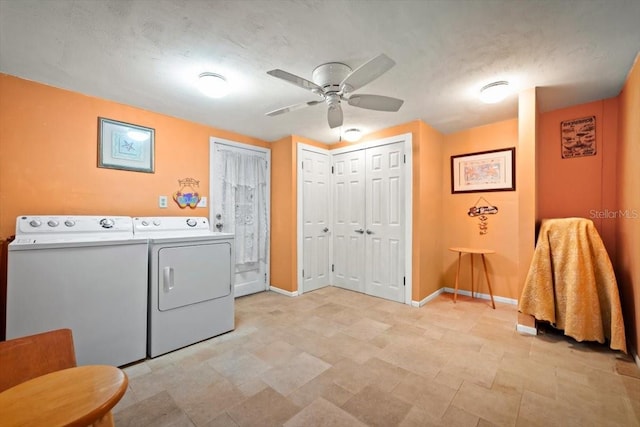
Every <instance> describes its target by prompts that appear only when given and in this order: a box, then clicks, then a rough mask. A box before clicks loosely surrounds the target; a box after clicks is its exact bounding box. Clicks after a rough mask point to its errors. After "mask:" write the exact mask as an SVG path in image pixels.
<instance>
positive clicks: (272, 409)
mask: <svg viewBox="0 0 640 427" xmlns="http://www.w3.org/2000/svg"><path fill="white" fill-rule="evenodd" d="M299 410H300V408H299V407H298V406H296V405H294V404H293V403H291V402H290V401H289V400H287V399H286V398H285V397H284V396H282V395H281V394H279V393H278V392H277V391H275V390H273V389H272V388H266V389H264V390H262V391H261V392H259V393H258V394H256V395H255V396H252V397H250V398H248V399H246V400H244V401H243V402H241V403H239V404H238V405H236V406H234V407H233V408H230V409H229V410H227V413H228V414H229V415H230V416H231V418H232V419H233V420H234V421H235V422H236V423H237V424H238V425H239V426H251V427H253V426H261V427H270V426H281V425H282V424H283V423H284V422H286V421H287V420H288V419H290V418H291V417H293V416H294V415H295V414H296V413H297V412H298V411H299Z"/></svg>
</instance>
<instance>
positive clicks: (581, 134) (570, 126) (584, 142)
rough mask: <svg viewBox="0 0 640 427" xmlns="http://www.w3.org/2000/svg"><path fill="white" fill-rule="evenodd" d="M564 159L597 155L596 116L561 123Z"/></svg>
mask: <svg viewBox="0 0 640 427" xmlns="http://www.w3.org/2000/svg"><path fill="white" fill-rule="evenodd" d="M560 133H561V138H562V158H563V159H571V158H574V157H584V156H595V155H596V116H591V117H583V118H581V119H574V120H566V121H564V122H561V123H560Z"/></svg>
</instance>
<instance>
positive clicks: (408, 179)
mask: <svg viewBox="0 0 640 427" xmlns="http://www.w3.org/2000/svg"><path fill="white" fill-rule="evenodd" d="M396 142H403V143H404V155H405V157H406V162H405V164H406V166H405V168H404V182H405V186H404V187H405V193H404V221H405V226H404V234H405V235H404V263H405V265H404V273H405V278H406V283H405V290H404V303H405V304H409V305H411V291H412V288H413V275H412V272H413V269H412V266H413V265H412V262H413V138H412V134H411V133H405V134H402V135H396V136H391V137H389V138H383V139H376V140H373V141H367V142H363V143H360V144H353V145H349V146H348V147H343V148H338V149H335V150H330V151H329V153H330V154H331V155H333V154H340V153H348V152H350V151H356V150H362V149H367V148H372V147H378V146H381V145H388V144H393V143H396ZM332 184H333V182H332ZM298 223H299V224H300V219H299V220H298ZM298 239H300V235H298ZM299 246H300V240H298V247H299ZM331 255H333V254H331ZM331 259H332V261H333V258H331ZM331 281H332V283H333V274H332V277H331Z"/></svg>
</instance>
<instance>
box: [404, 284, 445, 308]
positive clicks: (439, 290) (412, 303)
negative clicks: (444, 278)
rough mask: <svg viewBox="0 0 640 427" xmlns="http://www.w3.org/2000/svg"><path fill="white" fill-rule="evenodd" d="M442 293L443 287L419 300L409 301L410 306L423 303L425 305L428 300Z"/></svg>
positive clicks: (417, 305) (420, 305) (418, 305)
mask: <svg viewBox="0 0 640 427" xmlns="http://www.w3.org/2000/svg"><path fill="white" fill-rule="evenodd" d="M443 293H444V288H440V289H438V290H437V291H435V292H433V293H432V294H431V295H428V296H426V297H425V298H423V299H422V300H420V301H411V306H412V307H422V306H423V305H425V304H426V303H428V302H429V301H431V300H433V299H434V298H436V297H437V296H438V295H440V294H443Z"/></svg>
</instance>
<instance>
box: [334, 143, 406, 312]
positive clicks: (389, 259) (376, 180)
mask: <svg viewBox="0 0 640 427" xmlns="http://www.w3.org/2000/svg"><path fill="white" fill-rule="evenodd" d="M333 164H334V236H333V258H334V275H333V283H334V285H335V286H339V287H342V288H346V289H351V290H354V291H358V292H363V293H366V294H369V295H374V296H377V297H381V298H385V299H389V300H392V301H399V302H404V173H403V167H404V149H403V143H396V144H389V145H382V146H378V147H372V148H368V149H366V150H365V149H362V150H357V151H352V152H347V153H341V154H337V155H334V157H333Z"/></svg>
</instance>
